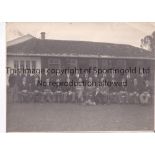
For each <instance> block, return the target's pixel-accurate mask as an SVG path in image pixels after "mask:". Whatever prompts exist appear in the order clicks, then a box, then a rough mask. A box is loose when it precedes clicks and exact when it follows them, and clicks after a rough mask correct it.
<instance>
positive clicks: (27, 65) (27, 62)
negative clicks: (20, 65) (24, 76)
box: [26, 61, 30, 69]
mask: <svg viewBox="0 0 155 155" xmlns="http://www.w3.org/2000/svg"><path fill="white" fill-rule="evenodd" d="M26 69H30V61H26Z"/></svg>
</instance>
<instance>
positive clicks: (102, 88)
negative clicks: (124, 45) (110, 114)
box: [8, 72, 153, 105]
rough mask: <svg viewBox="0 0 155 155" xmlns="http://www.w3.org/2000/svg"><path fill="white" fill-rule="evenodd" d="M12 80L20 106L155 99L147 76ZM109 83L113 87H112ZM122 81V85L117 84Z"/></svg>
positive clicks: (18, 77)
mask: <svg viewBox="0 0 155 155" xmlns="http://www.w3.org/2000/svg"><path fill="white" fill-rule="evenodd" d="M8 81H9V86H8V93H9V96H10V102H19V103H31V102H33V103H47V102H48V103H74V104H82V105H97V104H110V103H121V104H125V103H129V104H149V103H152V96H153V90H152V87H151V84H150V80H149V79H148V78H147V77H145V75H144V74H140V75H134V76H133V75H131V74H126V75H124V76H119V75H116V74H114V73H111V74H106V73H103V74H102V75H98V74H97V73H95V72H94V73H92V74H88V73H87V72H86V73H85V74H82V75H81V74H79V73H78V72H77V73H76V74H74V75H71V74H70V73H69V72H68V73H67V74H65V75H60V74H59V73H58V74H56V75H51V74H47V73H44V74H42V75H41V76H40V75H30V74H29V73H27V74H21V73H19V74H18V73H17V74H10V76H9V80H8ZM108 81H109V82H111V83H112V85H108ZM118 81H119V82H121V83H122V85H119V84H117V82H118ZM125 81H126V85H123V83H125ZM115 82H116V83H115Z"/></svg>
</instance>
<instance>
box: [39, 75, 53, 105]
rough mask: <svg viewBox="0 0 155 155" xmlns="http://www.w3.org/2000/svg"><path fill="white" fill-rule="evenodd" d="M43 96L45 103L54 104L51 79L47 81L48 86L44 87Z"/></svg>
mask: <svg viewBox="0 0 155 155" xmlns="http://www.w3.org/2000/svg"><path fill="white" fill-rule="evenodd" d="M42 95H43V98H42V100H43V102H49V103H51V102H52V99H53V92H52V91H51V85H50V79H49V78H47V79H46V85H45V86H43V92H42Z"/></svg>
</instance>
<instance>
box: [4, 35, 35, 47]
mask: <svg viewBox="0 0 155 155" xmlns="http://www.w3.org/2000/svg"><path fill="white" fill-rule="evenodd" d="M32 38H34V37H33V36H32V35H30V34H27V35H25V36H22V37H19V38H17V39H14V40H11V41H8V42H7V46H12V45H16V44H19V43H22V42H25V41H27V40H30V39H32Z"/></svg>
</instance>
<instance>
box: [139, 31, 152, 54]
mask: <svg viewBox="0 0 155 155" xmlns="http://www.w3.org/2000/svg"><path fill="white" fill-rule="evenodd" d="M140 47H141V48H143V49H146V50H148V51H151V52H155V31H154V32H153V33H152V35H147V36H145V37H144V38H143V39H141V45H140Z"/></svg>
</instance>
